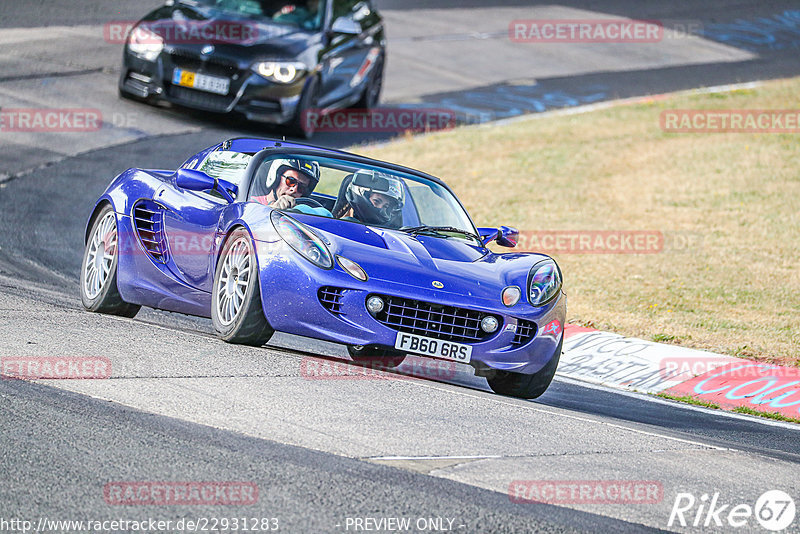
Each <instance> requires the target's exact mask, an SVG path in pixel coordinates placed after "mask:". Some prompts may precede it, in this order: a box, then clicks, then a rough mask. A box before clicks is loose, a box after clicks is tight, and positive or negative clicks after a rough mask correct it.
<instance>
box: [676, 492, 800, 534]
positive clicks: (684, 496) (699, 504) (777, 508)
mask: <svg viewBox="0 0 800 534" xmlns="http://www.w3.org/2000/svg"><path fill="white" fill-rule="evenodd" d="M795 512H796V509H795V504H794V500H793V499H792V498H791V497H790V496H789V494H788V493H786V492H784V491H781V490H770V491H767V492H764V493H763V494H762V495H761V496H760V497H759V498H758V499H756V502H755V505H754V506H751V505H750V504H748V503H739V504H734V503H729V502H723V501H722V499H720V494H719V492H715V493H714V494H713V495H711V496H709V494H708V493H704V494H703V495H701V496H700V498H699V499H698V498H696V497H695V496H694V495H693V494H691V493H678V494H677V495H676V496H675V502H674V503H673V505H672V511H671V512H670V514H669V521H668V522H667V526H668V527H672V526H677V525H680V526H682V527H706V528H709V527H710V528H714V527H718V528H724V529H726V530H729V529H731V528H742V527H744V528H745V529H746V530H747V531H748V532H754V531H757V527H756V526H755V523H754V522H753V518H755V520H756V521H757V522H758V524H759V525H761V526H762V527H763V528H765V529H767V530H769V531H772V532H777V531H779V530H783V529H785V528H787V527H789V526H790V525H791V524H792V523H793V522H794V517H795Z"/></svg>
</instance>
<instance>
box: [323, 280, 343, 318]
mask: <svg viewBox="0 0 800 534" xmlns="http://www.w3.org/2000/svg"><path fill="white" fill-rule="evenodd" d="M343 291H344V289H342V288H340V287H330V286H323V287H321V288H319V291H318V292H317V296H318V297H319V303H320V304H322V306H323V307H324V308H325V309H326V310H328V311H329V312H331V313H332V314H334V315H344V313H343V312H342V303H341V302H340V300H341V298H342V292H343Z"/></svg>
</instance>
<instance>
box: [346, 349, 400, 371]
mask: <svg viewBox="0 0 800 534" xmlns="http://www.w3.org/2000/svg"><path fill="white" fill-rule="evenodd" d="M347 352H349V353H350V357H351V358H353V361H354V362H356V363H358V364H361V365H366V366H369V367H372V368H375V369H394V368H395V367H398V366H399V365H400V364H401V363H403V360H405V359H406V355H405V354H402V353H400V352H396V351H393V350H391V349H382V348H378V347H364V346H363V345H348V346H347Z"/></svg>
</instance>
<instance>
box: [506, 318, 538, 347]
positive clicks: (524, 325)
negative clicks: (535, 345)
mask: <svg viewBox="0 0 800 534" xmlns="http://www.w3.org/2000/svg"><path fill="white" fill-rule="evenodd" d="M535 336H536V323H534V322H532V321H525V320H524V319H518V320H517V333H516V335H514V341H512V342H511V344H512V345H513V346H515V347H521V346H522V345H526V344H527V343H529V342H530V341H531V340H532V339H533V338H534V337H535Z"/></svg>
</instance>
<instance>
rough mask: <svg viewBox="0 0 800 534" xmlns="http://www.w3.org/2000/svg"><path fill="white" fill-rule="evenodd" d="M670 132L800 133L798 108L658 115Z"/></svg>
mask: <svg viewBox="0 0 800 534" xmlns="http://www.w3.org/2000/svg"><path fill="white" fill-rule="evenodd" d="M659 124H660V125H661V129H662V130H663V131H665V132H669V133H784V134H796V133H800V109H760V110H759V109H667V110H664V111H662V112H661V115H660V116H659Z"/></svg>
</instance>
